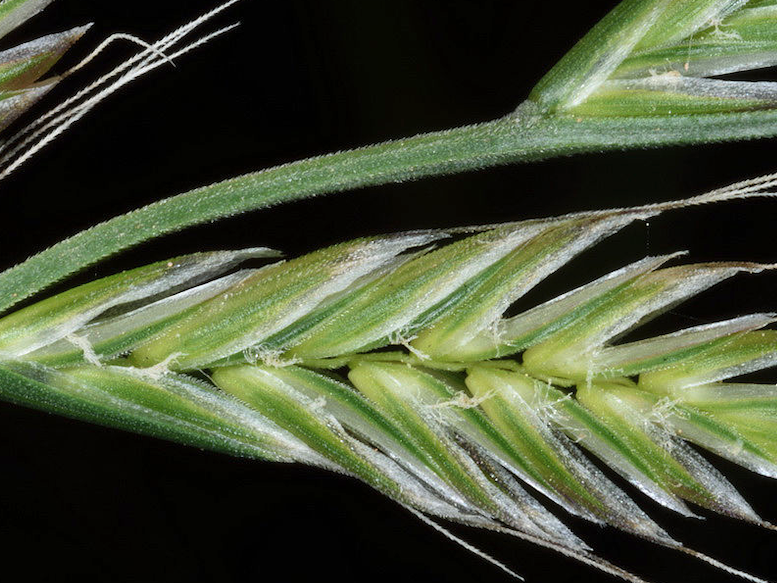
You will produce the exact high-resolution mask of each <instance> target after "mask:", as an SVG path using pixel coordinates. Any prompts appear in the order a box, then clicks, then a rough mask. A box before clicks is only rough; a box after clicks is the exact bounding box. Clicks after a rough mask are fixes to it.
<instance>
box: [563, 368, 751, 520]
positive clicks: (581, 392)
mask: <svg viewBox="0 0 777 583" xmlns="http://www.w3.org/2000/svg"><path fill="white" fill-rule="evenodd" d="M640 393H641V391H639V390H638V389H636V388H634V387H630V386H628V385H627V384H616V383H597V384H590V385H587V384H583V385H579V386H578V387H577V393H576V397H577V399H578V401H580V403H581V404H582V405H583V406H584V407H586V408H587V409H589V410H590V411H591V412H592V413H593V414H594V415H596V416H597V417H598V418H599V419H600V420H601V422H602V423H604V424H605V425H607V427H608V428H609V430H610V431H611V432H613V433H615V434H617V436H618V438H619V439H620V440H621V441H622V442H623V443H625V444H627V447H628V448H629V449H631V451H632V452H633V454H634V455H636V456H638V457H639V458H640V459H641V460H643V462H644V463H646V464H648V465H649V466H650V467H651V478H653V479H654V480H655V481H656V482H657V483H658V484H659V485H660V486H661V487H662V488H663V489H664V490H666V491H667V492H671V493H672V494H673V495H675V496H677V497H679V498H683V499H685V500H688V501H690V502H694V503H695V504H698V505H699V506H703V507H705V508H709V509H711V510H715V511H717V512H720V513H723V514H727V515H730V516H734V517H737V518H741V519H743V520H748V521H751V522H760V519H759V518H758V516H757V515H756V514H755V513H754V512H753V510H752V508H750V506H749V505H748V504H747V503H746V502H745V501H744V500H743V499H742V497H741V496H740V495H739V494H738V493H737V492H736V490H735V489H734V488H733V486H731V485H730V484H729V483H728V482H727V481H726V479H725V478H723V476H722V475H720V474H719V473H718V472H717V471H716V470H715V469H714V468H713V467H712V466H711V465H709V464H708V463H707V462H706V461H705V460H704V459H703V458H701V457H700V456H699V455H698V454H695V453H694V452H693V450H691V449H690V448H688V447H687V446H684V445H683V444H682V443H681V442H679V441H672V438H671V437H670V434H669V432H668V431H667V429H666V428H664V427H662V426H660V425H658V424H655V423H654V422H653V419H651V413H653V410H652V409H651V407H650V406H649V405H648V404H649V401H646V400H644V399H642V398H641V397H640Z"/></svg>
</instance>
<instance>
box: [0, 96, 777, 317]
mask: <svg viewBox="0 0 777 583" xmlns="http://www.w3.org/2000/svg"><path fill="white" fill-rule="evenodd" d="M527 105H528V106H531V104H527ZM533 109H534V108H533V107H524V108H521V109H520V110H519V112H517V113H516V114H514V115H510V116H508V117H505V118H502V119H499V120H496V121H492V122H488V123H483V124H478V125H471V126H464V127H461V128H456V129H452V130H446V131H442V132H434V133H429V134H421V135H418V136H415V137H412V138H406V139H402V140H396V141H391V142H384V143H381V144H376V145H374V146H368V147H365V148H360V149H357V150H350V151H346V152H337V153H334V154H328V155H326V156H320V157H316V158H308V159H306V160H301V161H299V162H294V163H291V164H285V165H283V166H278V167H275V168H270V169H268V170H264V171H262V172H257V173H253V174H247V175H245V176H241V177H238V178H233V179H231V180H226V181H224V182H220V183H218V184H214V185H212V186H207V187H204V188H199V189H196V190H192V191H190V192H186V193H183V194H180V195H178V196H174V197H171V198H168V199H165V200H162V201H160V202H157V203H154V204H151V205H149V206H147V207H144V208H141V209H138V210H136V211H132V212H130V213H127V214H125V215H121V216H118V217H116V218H114V219H111V220H109V221H106V222H105V223H102V224H99V225H97V226H95V227H92V228H91V229H88V230H86V231H83V232H81V233H79V234H78V235H75V236H73V237H71V238H70V239H66V240H65V241H62V242H61V243H58V244H57V245H54V246H53V247H51V248H49V249H47V250H46V251H43V252H42V253H40V254H38V255H36V256H34V257H32V258H31V259H29V260H28V261H26V262H24V263H22V264H20V265H18V266H16V267H14V268H11V269H9V270H7V271H5V272H3V273H2V274H0V310H7V309H8V308H9V307H11V306H13V305H14V304H15V303H16V302H18V301H20V300H22V299H24V298H26V297H28V296H30V295H33V294H35V293H37V292H39V291H41V290H43V289H45V288H46V287H48V286H49V285H51V284H53V283H56V282H57V281H59V280H61V279H63V278H65V277H67V276H68V275H71V274H72V273H75V272H77V271H79V270H81V269H84V268H86V267H87V266H89V265H92V264H94V263H96V262H98V261H100V260H102V259H105V258H106V257H110V256H111V255H114V254H116V253H119V252H121V251H124V250H126V249H129V248H131V247H133V246H135V245H138V244H140V243H142V242H144V241H148V240H151V239H155V238H157V237H160V236H163V235H166V234H168V233H173V232H176V231H179V230H181V229H184V228H186V227H190V226H193V225H198V224H203V223H209V222H211V221H214V220H216V219H220V218H224V217H229V216H233V215H237V214H240V213H243V212H247V211H253V210H258V209H262V208H266V207H269V206H273V205H276V204H280V203H285V202H291V201H295V200H301V199H304V198H310V197H313V196H317V195H321V194H326V193H332V192H340V191H345V190H352V189H354V188H359V187H365V186H375V185H379V184H386V183H389V182H404V181H407V180H412V179H419V178H423V177H427V176H434V175H439V174H453V173H457V172H463V171H466V170H475V169H480V168H485V167H488V166H494V165H497V164H507V163H511V162H528V161H535V160H542V159H546V158H551V157H554V156H561V155H570V154H575V153H583V152H601V151H605V150H620V149H623V148H628V147H645V146H659V145H667V144H692V143H702V142H709V141H715V140H720V141H723V140H730V139H747V138H758V137H765V136H770V135H773V134H774V133H777V111H772V110H766V111H753V112H747V113H745V114H742V115H739V116H737V117H735V118H733V117H731V116H730V115H728V114H710V115H699V116H696V117H695V119H694V124H693V126H690V127H689V125H688V124H687V122H686V121H684V120H680V119H674V118H671V117H670V118H668V119H664V118H604V119H602V118H571V117H561V118H559V117H548V116H541V115H539V114H537V113H536V111H535V112H533V113H530V112H529V111H530V110H533Z"/></svg>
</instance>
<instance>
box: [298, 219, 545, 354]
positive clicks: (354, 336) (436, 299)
mask: <svg viewBox="0 0 777 583" xmlns="http://www.w3.org/2000/svg"><path fill="white" fill-rule="evenodd" d="M545 225H546V223H544V222H527V223H525V224H510V225H505V226H503V227H499V228H497V229H493V230H490V231H486V232H484V233H479V234H477V235H474V236H471V237H468V238H466V239H464V240H462V241H458V242H455V243H452V244H450V245H447V246H445V247H443V248H442V249H438V250H435V251H431V252H429V253H427V254H425V255H422V256H420V257H418V258H416V259H414V260H412V261H409V262H407V263H405V264H403V265H401V266H400V267H399V268H398V269H397V270H396V271H394V272H392V273H390V274H388V275H387V276H386V277H384V278H382V279H380V280H378V281H376V282H374V283H372V284H369V285H368V286H366V287H365V288H364V290H363V291H362V293H360V294H355V295H354V296H353V297H352V298H347V299H344V300H343V301H342V303H341V304H340V305H339V306H338V311H337V312H336V313H332V314H329V315H328V317H327V318H326V320H322V321H321V322H319V323H318V324H317V325H315V326H314V327H313V328H312V329H311V330H309V331H308V332H307V334H306V339H305V340H303V341H302V342H300V343H299V344H298V345H296V346H293V347H292V348H291V350H289V352H288V355H289V357H292V358H298V359H301V360H302V361H305V360H308V359H321V358H329V357H334V356H341V355H344V354H352V353H355V352H363V351H366V350H371V349H375V348H378V347H381V346H386V345H389V344H399V343H401V342H403V341H409V340H411V337H412V335H413V334H414V333H415V332H416V331H417V330H419V329H421V328H422V327H425V326H428V325H430V324H431V323H432V322H433V321H434V320H435V319H436V318H437V317H439V316H440V315H442V313H444V312H445V311H447V310H451V309H453V308H454V306H455V305H456V304H457V302H458V301H459V299H460V296H459V295H457V291H458V290H459V289H460V288H461V286H462V285H464V284H465V283H466V282H467V281H469V280H471V279H472V278H474V277H476V276H478V274H480V273H481V272H482V271H483V270H484V269H486V268H488V267H489V266H490V265H491V264H493V263H494V262H497V261H499V260H500V259H501V258H502V257H504V256H505V255H506V254H507V253H509V252H510V251H512V250H513V249H514V248H515V247H517V246H519V245H521V244H522V243H523V242H524V241H526V240H527V239H529V238H530V237H531V236H533V235H534V234H536V233H537V232H538V231H540V230H542V229H543V228H544V227H545Z"/></svg>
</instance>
